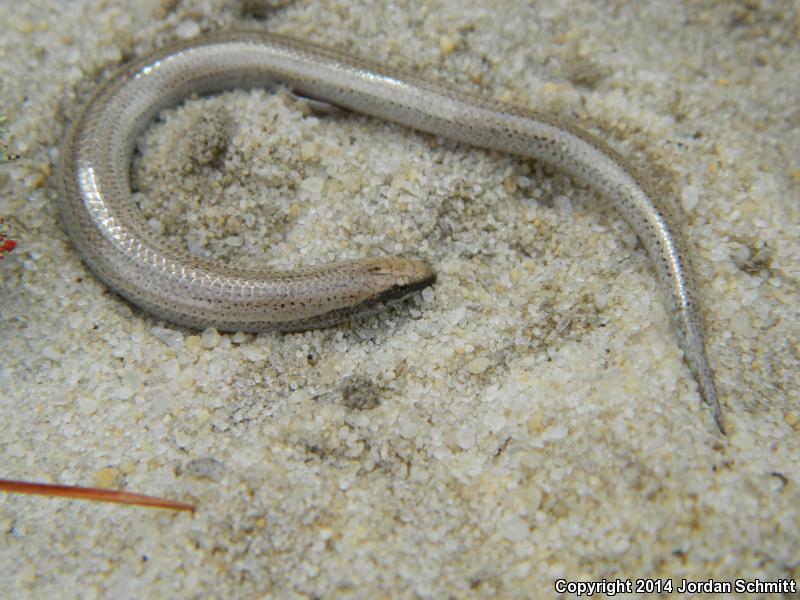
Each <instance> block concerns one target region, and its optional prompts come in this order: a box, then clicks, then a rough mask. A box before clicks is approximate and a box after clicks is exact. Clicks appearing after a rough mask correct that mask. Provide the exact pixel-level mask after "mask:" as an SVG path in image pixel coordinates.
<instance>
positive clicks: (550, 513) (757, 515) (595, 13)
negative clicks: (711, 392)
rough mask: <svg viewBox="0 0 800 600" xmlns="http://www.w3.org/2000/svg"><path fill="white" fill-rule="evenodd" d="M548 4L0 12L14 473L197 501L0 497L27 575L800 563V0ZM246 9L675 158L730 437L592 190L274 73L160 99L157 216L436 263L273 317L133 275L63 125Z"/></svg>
mask: <svg viewBox="0 0 800 600" xmlns="http://www.w3.org/2000/svg"><path fill="white" fill-rule="evenodd" d="M528 5H529V3H528V2H522V1H518V2H505V3H503V2H488V3H485V2H472V1H469V2H439V3H416V4H415V3H409V2H363V3H356V2H327V1H323V2H314V3H311V2H294V3H293V2H266V1H265V2H258V1H255V0H252V1H242V2H232V1H229V2H223V1H222V0H215V1H198V2H174V1H167V0H162V1H161V2H155V1H147V2H139V3H131V2H119V1H117V2H112V1H107V2H101V1H94V2H88V1H85V2H69V3H68V2H45V1H42V0H34V1H30V2H24V3H15V4H14V10H8V9H7V10H3V11H0V20H2V31H3V35H2V36H0V82H2V83H1V84H0V95H1V98H2V104H0V106H2V114H3V115H4V116H5V118H6V124H5V132H4V139H5V140H6V141H8V143H9V146H10V148H11V149H12V150H13V151H14V152H17V153H19V154H20V155H21V156H22V158H21V159H20V160H18V161H16V162H13V163H10V164H5V165H0V185H1V186H2V195H1V196H0V215H2V216H4V217H6V218H7V219H8V221H9V222H10V223H12V224H13V226H14V231H15V239H16V241H17V242H18V247H17V249H16V250H15V252H14V256H15V258H14V260H13V261H4V262H5V263H7V264H5V267H4V268H3V269H2V270H0V278H2V285H3V287H2V290H3V291H2V302H0V314H1V315H2V322H1V324H0V327H2V340H3V350H4V351H3V354H2V363H0V390H2V394H1V395H0V398H1V400H0V448H2V451H3V461H2V468H1V469H0V477H5V478H11V479H25V480H31V481H42V482H57V483H62V484H74V485H90V486H91V485H96V486H101V487H109V488H114V489H125V490H130V491H135V492H140V493H146V494H154V495H159V496H164V497H169V498H174V499H177V500H183V501H187V502H192V503H194V504H196V506H197V512H196V513H195V515H194V516H192V515H189V514H186V513H176V512H170V511H163V510H155V509H144V508H135V507H124V506H119V505H112V504H96V503H88V502H80V501H72V500H61V499H51V498H39V497H33V496H18V495H0V532H2V535H3V538H2V540H3V543H2V545H0V572H2V573H3V578H2V579H3V592H2V593H3V595H7V596H8V597H14V598H44V597H63V598H72V597H81V598H95V597H97V598H101V597H114V598H164V597H176V598H177V597H181V598H193V597H220V598H236V597H240V598H253V597H275V598H304V597H308V598H332V597H352V598H378V597H391V598H415V597H420V598H446V597H452V598H466V597H470V598H472V597H474V598H494V597H500V598H538V597H541V598H547V597H552V596H553V595H554V593H555V588H554V586H555V584H556V582H557V581H558V580H565V581H566V582H576V581H584V582H587V581H600V580H602V579H604V578H605V579H606V580H615V579H617V578H619V579H621V580H622V581H623V582H626V581H627V580H630V581H631V583H632V585H633V586H634V591H635V586H636V583H637V581H636V578H654V579H657V580H658V582H651V583H652V585H662V586H664V585H666V582H667V580H669V582H671V584H672V585H673V590H675V589H678V588H679V586H680V585H681V582H682V580H683V579H687V580H690V581H695V580H701V581H707V580H709V579H713V580H715V581H717V582H723V583H725V582H730V583H731V584H732V583H733V582H734V581H735V580H737V579H743V580H747V581H750V582H752V581H755V580H756V579H758V580H761V581H781V580H784V581H785V580H788V579H792V578H794V579H795V580H796V579H797V578H798V577H800V555H799V554H798V550H797V549H798V547H800V539H798V538H799V537H800V536H799V534H798V531H799V530H800V527H798V526H799V525H800V491H799V488H798V485H800V461H798V457H799V456H800V392H798V390H799V389H800V385H799V384H800V381H798V380H799V379H800V325H798V324H797V322H796V319H797V316H798V315H797V312H798V308H797V307H798V306H800V290H798V282H799V281H800V226H799V225H798V223H800V218H799V217H800V209H799V208H798V206H800V203H798V200H799V199H800V198H799V196H800V158H798V157H800V135H798V127H799V126H800V111H798V98H799V97H800V50H799V48H800V17H798V14H799V13H798V11H797V8H796V5H794V4H793V3H792V2H789V1H785V2H766V1H765V2H744V3H728V2H704V3H686V4H685V5H677V4H676V3H666V2H658V1H652V2H641V3H635V5H628V4H624V3H608V4H600V3H595V2H590V1H588V0H587V1H573V2H559V1H556V0H553V1H545V2H540V3H537V4H536V6H528ZM7 8H8V7H7ZM241 28H251V29H252V28H254V29H261V30H265V31H273V32H280V33H284V34H289V35H292V36H295V37H298V38H301V39H307V40H313V41H314V42H317V43H320V44H324V45H328V46H333V47H337V48H341V49H345V50H349V51H352V52H357V53H360V54H362V55H365V56H369V57H372V58H374V59H376V60H380V61H382V62H385V63H388V64H391V65H394V66H397V67H402V68H407V69H413V70H414V71H415V72H418V73H420V74H422V75H424V76H426V77H429V78H432V79H437V80H443V81H448V82H450V83H452V84H453V85H456V86H458V87H460V88H462V89H465V90H468V91H472V92H474V93H480V94H484V95H487V96H490V97H494V98H497V99H501V100H504V101H508V102H513V103H515V104H519V105H522V106H528V107H532V108H537V109H541V110H546V111H549V112H553V113H556V114H559V115H560V116H562V117H563V118H566V119H568V120H570V121H573V122H575V123H578V124H581V125H582V126H584V127H586V128H588V129H589V130H590V131H592V132H593V133H595V134H597V135H599V136H601V137H603V138H604V139H606V140H607V141H608V142H609V143H610V144H611V145H613V146H614V147H615V148H617V149H618V150H619V151H620V152H622V153H623V154H624V155H626V156H628V157H630V158H631V159H632V160H633V161H634V162H636V163H637V164H639V165H641V166H642V168H643V169H644V170H646V171H647V172H648V173H650V176H652V177H653V178H654V179H656V180H658V181H659V182H660V183H661V184H663V185H665V186H667V188H668V189H669V190H670V194H671V196H672V197H674V198H675V200H676V202H677V204H679V206H680V208H681V211H682V219H681V220H682V223H683V225H684V230H685V233H686V235H687V237H688V238H689V239H690V240H691V243H692V246H693V248H694V250H695V253H694V257H693V258H694V263H695V266H696V272H697V279H698V282H699V287H700V291H701V294H702V296H703V298H704V300H705V303H706V305H707V309H708V310H707V312H708V315H707V318H708V323H709V328H708V329H709V330H708V352H709V359H710V361H711V364H712V366H713V368H714V371H715V373H716V378H717V384H718V387H719V389H720V394H721V399H722V406H723V412H724V415H725V419H726V423H727V427H728V435H727V436H726V437H722V436H720V435H719V434H718V433H717V432H716V431H715V428H714V425H713V421H712V419H711V416H710V413H709V411H708V410H707V409H706V408H705V407H703V406H702V405H701V404H700V399H699V395H698V392H697V386H696V383H695V381H694V379H693V378H692V376H691V374H690V373H689V371H688V368H687V367H686V365H685V364H684V363H683V361H682V354H681V351H680V349H679V347H678V345H677V338H676V336H675V334H674V332H673V330H672V328H671V324H670V322H669V320H668V316H667V314H666V312H665V310H664V305H663V302H662V297H661V292H660V290H659V287H658V285H657V281H656V278H655V274H654V272H653V271H652V269H651V268H650V266H649V264H648V260H647V258H646V256H645V254H644V251H643V249H642V247H641V246H640V245H639V244H638V242H637V240H636V238H635V236H634V235H633V233H632V231H631V230H630V228H629V227H628V226H627V225H626V224H625V222H624V221H623V220H622V219H621V218H620V217H619V216H618V215H617V214H616V213H614V212H613V210H611V209H610V208H608V207H607V205H606V203H605V202H604V200H603V199H602V198H600V197H598V196H597V195H596V194H595V193H593V192H592V191H591V190H588V189H586V188H585V187H583V186H580V185H577V184H575V183H574V182H572V181H571V180H570V179H569V178H567V177H565V176H564V175H562V174H560V173H558V172H554V171H553V170H552V169H550V168H548V167H546V166H544V165H541V164H538V163H535V162H533V161H519V160H517V159H515V158H512V157H508V156H504V155H499V154H492V153H487V152H483V151H479V150H475V149H472V148H467V147H463V146H459V145H456V144H452V143H449V142H446V141H443V140H437V139H434V138H431V137H429V136H423V135H420V134H416V133H414V132H411V131H408V130H405V129H403V128H401V127H397V126H393V125H388V124H386V123H382V122H378V121H374V120H370V119H367V118H362V117H358V116H353V115H330V116H325V115H322V116H320V115H315V114H309V111H308V110H307V107H305V106H304V105H303V103H302V102H298V101H297V100H296V99H295V98H293V97H292V96H290V95H288V94H285V93H282V94H277V95H275V94H269V93H266V92H244V91H237V92H231V93H227V94H223V95H220V96H216V97H213V98H203V99H193V100H190V101H188V102H187V103H186V104H184V105H183V106H182V107H180V108H178V109H175V110H171V111H168V112H166V113H164V115H162V119H161V120H160V121H159V122H158V123H157V124H155V125H153V126H152V127H151V128H150V129H149V130H148V131H147V132H146V134H145V135H144V136H143V137H142V139H141V140H140V143H139V149H140V154H139V155H138V156H137V158H136V159H135V161H134V170H133V182H134V186H135V188H136V190H137V191H138V194H137V199H138V200H139V202H140V205H141V207H142V210H144V211H145V213H146V215H147V217H148V219H149V222H150V224H151V226H152V227H154V228H155V229H157V230H159V231H161V232H162V233H163V235H165V236H167V237H169V238H170V239H171V240H172V241H173V242H174V243H176V244H179V245H180V246H182V247H184V248H187V249H188V250H189V251H191V252H192V253H195V254H198V255H201V256H207V257H215V258H219V259H221V260H225V261H230V262H231V263H236V264H247V265H251V266H252V265H269V266H273V267H291V266H295V265H308V264H319V263H322V262H326V261H328V260H334V259H344V258H355V257H361V256H385V255H390V254H402V255H406V256H413V257H417V258H422V259H425V260H428V261H429V262H430V263H431V264H432V265H433V266H434V267H435V269H436V270H437V272H438V273H439V281H438V282H437V283H436V285H435V286H434V287H433V288H430V289H428V290H426V291H425V292H424V293H422V294H421V295H419V296H417V297H416V298H414V299H413V300H412V301H410V302H408V303H406V304H404V305H403V306H401V307H398V308H397V309H394V310H392V311H390V312H389V313H385V314H382V315H379V316H377V317H373V318H370V319H367V320H365V321H362V322H357V323H352V324H349V325H343V326H339V327H334V328H331V329H326V330H320V331H312V332H308V333H304V334H293V335H281V334H274V333H267V334H262V335H258V336H255V335H244V334H225V333H222V334H221V333H218V332H216V331H214V330H207V331H205V332H196V331H191V330H187V329H182V328H179V327H176V326H173V325H170V324H168V323H164V322H160V321H158V320H155V319H153V318H151V317H149V316H148V315H146V314H144V313H142V312H141V311H139V310H137V309H135V308H132V307H131V306H130V305H128V304H127V303H125V302H124V301H122V300H120V299H119V298H118V297H116V296H114V295H113V294H111V293H109V292H108V291H107V290H106V289H105V288H104V286H103V285H102V284H100V283H99V282H98V281H97V280H95V278H94V277H93V276H92V275H91V274H90V273H89V272H88V271H87V269H86V268H85V266H84V265H83V264H82V262H81V260H80V258H79V256H78V255H77V253H76V252H75V251H74V249H73V247H72V246H71V245H70V243H69V241H68V239H67V238H66V235H65V233H64V231H63V229H62V227H61V225H60V222H59V217H58V193H57V189H56V186H55V178H54V177H53V174H54V173H55V170H56V167H57V163H58V153H59V145H60V142H61V140H62V138H63V135H64V131H65V129H66V127H67V124H68V122H69V120H70V119H71V118H73V117H74V115H75V114H76V111H77V109H78V108H79V106H80V104H81V102H82V101H83V100H85V99H86V97H87V95H88V94H89V93H90V92H91V90H92V89H93V88H94V86H95V85H96V84H97V82H99V81H101V80H102V79H103V78H104V77H106V76H108V75H109V74H110V73H111V72H112V71H113V69H114V68H115V67H116V66H118V65H119V64H120V63H121V62H124V61H125V60H127V59H129V58H131V57H133V56H138V55H141V54H143V53H144V52H146V51H148V50H150V49H153V48H155V47H158V46H159V45H162V44H164V43H167V42H170V41H174V40H177V39H182V38H190V37H193V36H195V35H197V34H200V33H201V32H206V31H218V30H229V29H241ZM198 149H200V150H201V151H198ZM751 589H754V588H751ZM634 595H635V594H634ZM675 595H677V593H676V594H675Z"/></svg>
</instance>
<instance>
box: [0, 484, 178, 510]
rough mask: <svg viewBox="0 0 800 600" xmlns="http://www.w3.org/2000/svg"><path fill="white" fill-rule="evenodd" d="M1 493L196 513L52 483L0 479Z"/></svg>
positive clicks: (157, 501)
mask: <svg viewBox="0 0 800 600" xmlns="http://www.w3.org/2000/svg"><path fill="white" fill-rule="evenodd" d="M0 492H10V493H12V494H36V495H39V496H57V497H60V498H77V499H79V500H92V501H94V502H117V503H119V504H135V505H138V506H152V507H154V508H167V509H170V510H185V511H188V512H192V513H193V512H194V505H192V504H186V503H184V502H176V501H174V500H167V499H166V498H157V497H155V496H145V495H144V494H134V493H131V492H121V491H117V490H104V489H100V488H88V487H76V486H72V485H55V484H51V483H30V482H27V481H14V480H11V479H0Z"/></svg>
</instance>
